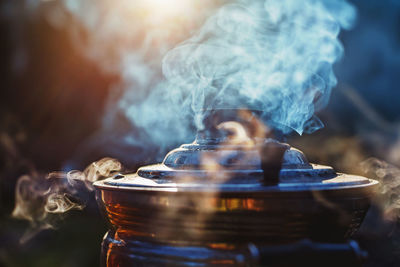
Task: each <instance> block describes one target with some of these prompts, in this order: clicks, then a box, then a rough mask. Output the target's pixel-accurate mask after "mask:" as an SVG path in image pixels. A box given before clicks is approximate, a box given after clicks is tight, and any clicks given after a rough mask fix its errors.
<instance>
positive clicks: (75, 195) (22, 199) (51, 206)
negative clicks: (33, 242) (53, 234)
mask: <svg viewBox="0 0 400 267" xmlns="http://www.w3.org/2000/svg"><path fill="white" fill-rule="evenodd" d="M121 169H122V165H121V163H119V162H118V161H117V160H115V159H111V158H103V159H101V160H99V161H96V162H93V163H92V164H91V165H89V166H88V167H87V168H86V169H85V170H84V171H83V172H80V171H70V172H67V173H65V172H52V173H49V174H47V175H42V174H39V173H33V174H31V175H24V176H22V177H20V178H19V179H18V182H17V185H16V190H15V208H14V210H13V212H12V216H13V217H14V218H17V219H24V220H27V221H29V222H30V228H29V229H28V230H27V231H26V232H25V234H24V235H23V237H22V238H21V242H22V243H24V242H26V241H28V240H29V239H30V238H32V237H33V236H34V235H35V234H36V233H38V232H39V231H41V230H44V229H51V228H55V227H56V226H57V224H58V223H59V222H60V220H61V219H62V218H63V217H64V216H65V215H66V214H67V212H68V211H70V210H82V209H83V208H84V207H85V201H86V200H87V199H88V196H89V192H88V190H89V191H93V189H94V188H93V186H92V183H93V182H94V181H97V180H101V179H103V178H106V177H109V176H110V175H111V174H112V173H113V172H117V171H120V170H121Z"/></svg>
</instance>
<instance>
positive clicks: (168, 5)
mask: <svg viewBox="0 0 400 267" xmlns="http://www.w3.org/2000/svg"><path fill="white" fill-rule="evenodd" d="M190 3H191V1H187V0H146V1H143V3H142V5H143V7H144V8H145V9H146V11H147V12H146V13H147V14H148V15H149V16H150V17H151V19H152V21H154V22H162V21H164V22H166V21H165V20H168V19H173V18H177V17H186V16H187V15H188V14H187V13H188V12H189V13H190V11H193V10H191V5H190Z"/></svg>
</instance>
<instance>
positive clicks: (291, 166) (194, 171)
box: [95, 110, 377, 192]
mask: <svg viewBox="0 0 400 267" xmlns="http://www.w3.org/2000/svg"><path fill="white" fill-rule="evenodd" d="M256 115H257V114H256V112H254V111H253V112H248V111H246V112H244V113H243V111H237V110H235V111H232V110H222V111H218V112H213V113H212V114H211V115H209V116H207V117H206V119H204V120H203V123H204V130H202V131H199V132H198V134H197V138H196V140H195V141H194V142H193V143H191V144H184V145H181V146H180V147H179V148H177V149H174V150H172V151H171V152H169V153H168V154H167V155H166V157H165V158H164V160H163V162H162V163H161V164H155V165H150V166H144V167H141V168H139V169H138V171H137V172H136V173H134V174H124V175H121V174H118V175H116V176H114V177H110V178H108V179H105V180H103V181H99V182H96V183H95V186H96V187H99V188H102V189H115V190H146V191H147V190H150V191H172V192H176V191H201V192H204V191H221V192H241V191H243V192H253V191H304V190H326V189H344V188H354V187H368V186H370V185H374V184H377V182H376V181H374V180H371V179H367V178H365V177H361V176H355V175H347V174H341V173H336V171H335V170H334V169H333V168H331V167H328V166H323V165H317V164H310V163H309V162H308V160H307V158H306V157H305V155H304V154H303V153H302V152H301V151H300V150H298V149H295V148H293V147H290V146H289V145H288V144H285V143H281V142H279V141H277V140H275V139H271V138H265V137H264V136H265V133H266V132H267V131H268V129H266V128H265V126H264V125H263V124H262V123H260V122H259V121H258V120H257V116H256ZM232 117H233V118H232ZM232 119H234V120H232ZM260 128H261V129H260ZM249 133H250V134H249ZM249 136H251V137H249Z"/></svg>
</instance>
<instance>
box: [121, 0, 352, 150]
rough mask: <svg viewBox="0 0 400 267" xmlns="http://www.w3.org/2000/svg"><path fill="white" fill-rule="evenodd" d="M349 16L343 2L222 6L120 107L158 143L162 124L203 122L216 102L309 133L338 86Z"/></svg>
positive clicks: (183, 130)
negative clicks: (144, 92) (158, 77)
mask: <svg viewBox="0 0 400 267" xmlns="http://www.w3.org/2000/svg"><path fill="white" fill-rule="evenodd" d="M355 15H356V11H355V9H354V8H353V6H351V5H350V4H349V3H348V2H346V1H329V0H327V1H317V0H307V1H295V0H285V1H245V0H243V1H237V3H234V4H228V5H225V6H223V7H222V8H220V9H219V10H218V12H217V13H216V14H215V15H214V16H212V17H211V18H209V19H208V21H207V22H206V23H205V24H204V26H203V27H202V28H201V29H200V30H199V31H198V32H197V33H196V34H195V35H194V36H193V37H191V38H190V39H188V40H186V41H185V42H183V43H182V44H180V45H179V46H178V47H176V48H174V49H173V50H171V51H169V52H168V53H167V54H166V56H165V57H164V59H163V73H164V75H165V77H166V81H164V82H162V83H160V84H159V85H157V86H156V87H155V89H154V90H153V91H152V93H151V94H150V95H149V97H148V98H146V100H145V101H143V102H141V103H138V104H135V105H130V106H129V107H127V109H126V114H127V116H128V117H129V118H130V120H131V121H132V122H133V123H134V124H135V125H138V126H140V127H141V128H143V129H145V130H146V131H147V133H148V135H149V136H151V137H152V138H153V140H154V141H155V142H156V143H157V144H161V141H163V140H164V141H165V138H164V139H163V136H165V130H168V131H169V132H171V130H172V131H173V134H171V135H173V136H175V137H179V138H182V137H185V136H187V134H192V133H191V132H190V129H191V126H193V124H194V126H195V127H196V128H197V129H201V128H202V127H203V125H202V117H203V116H204V110H208V109H221V108H247V109H256V110H262V111H263V115H262V117H263V119H264V122H266V123H267V124H268V125H271V126H273V127H274V128H276V129H278V130H281V131H283V132H284V133H290V132H292V131H296V132H297V133H299V134H302V133H303V132H306V133H311V132H313V131H315V130H317V129H319V128H321V127H323V124H322V122H321V121H320V120H319V119H318V118H317V117H316V116H315V115H314V113H315V112H316V111H318V110H320V109H321V108H322V107H324V106H325V105H326V104H327V102H328V99H329V96H330V92H331V89H332V87H333V86H335V85H336V78H335V76H334V73H333V70H332V65H333V64H334V63H335V62H336V61H337V60H338V58H340V56H341V55H342V53H343V48H342V45H341V44H340V42H339V40H338V34H339V32H340V28H344V29H349V28H350V27H351V25H352V24H353V21H354V19H355ZM193 118H194V119H193ZM177 122H179V127H177V126H175V127H174V128H172V127H171V125H176V124H177ZM171 128H172V129H171Z"/></svg>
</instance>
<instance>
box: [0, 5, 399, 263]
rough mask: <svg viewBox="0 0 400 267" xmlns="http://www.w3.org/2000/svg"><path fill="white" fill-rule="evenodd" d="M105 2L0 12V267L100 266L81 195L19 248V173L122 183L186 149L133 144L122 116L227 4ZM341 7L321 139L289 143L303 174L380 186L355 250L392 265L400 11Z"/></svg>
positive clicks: (133, 130)
mask: <svg viewBox="0 0 400 267" xmlns="http://www.w3.org/2000/svg"><path fill="white" fill-rule="evenodd" d="M117 2H118V3H115V2H113V1H107V0H97V1H94V0H82V1H77V0H76V1H74V0H65V1H61V0H60V1H56V0H54V1H49V0H47V1H45V0H43V1H40V0H8V1H7V0H2V1H1V2H0V3H1V4H0V38H1V42H0V48H1V49H0V53H1V57H0V59H1V62H0V77H1V83H0V87H1V91H0V102H1V104H0V198H1V199H0V266H98V265H99V255H100V243H101V240H102V237H103V235H104V233H105V231H106V228H107V227H106V224H105V222H104V221H103V219H102V218H101V216H100V214H99V212H98V210H97V207H96V203H95V200H94V195H93V193H92V192H88V194H89V195H90V197H88V200H87V203H86V205H87V206H86V208H85V209H84V210H82V211H70V212H68V213H67V214H64V215H63V219H62V220H59V222H58V223H57V225H56V228H57V229H56V230H44V231H41V232H39V233H38V234H37V235H35V236H34V237H32V238H31V239H29V240H28V241H26V242H25V243H23V244H21V243H20V239H21V237H22V236H23V234H24V232H25V230H26V229H27V228H28V225H29V223H28V222H27V221H23V220H17V219H15V218H12V217H11V213H12V211H13V208H14V204H15V194H14V191H15V186H16V182H17V180H18V178H19V177H20V176H21V175H24V174H32V173H47V172H50V171H55V170H62V171H69V170H72V169H80V170H82V169H84V168H85V167H86V166H87V165H89V164H90V163H91V162H93V161H95V160H98V159H100V158H102V157H105V156H107V157H113V158H117V159H118V160H119V161H121V162H122V164H123V165H124V166H125V167H126V169H128V170H131V171H134V170H135V169H136V168H137V167H138V166H141V165H144V164H148V163H154V162H157V161H159V160H160V158H162V156H163V154H164V152H165V151H167V150H169V149H171V148H173V147H175V146H176V145H178V144H179V143H184V142H189V141H191V140H190V139H189V140H186V139H184V138H183V139H184V140H179V141H178V140H176V141H172V142H170V143H169V144H168V145H167V146H166V147H163V148H160V147H158V146H156V145H154V144H152V143H151V142H148V143H145V144H144V145H143V144H141V145H140V146H139V145H137V143H136V142H135V140H145V138H143V134H142V133H141V132H140V128H138V127H137V126H135V125H132V123H131V122H130V121H129V118H128V117H127V116H126V114H125V113H124V108H123V107H124V105H127V103H129V104H134V101H132V100H130V101H127V100H126V99H132V95H134V96H135V97H136V99H139V100H136V101H140V99H144V98H145V97H146V96H147V95H148V94H149V92H148V91H147V88H151V86H152V85H153V84H154V82H155V81H156V80H159V79H161V77H162V72H161V60H162V56H163V55H164V54H165V52H166V51H168V50H169V49H171V48H172V47H174V46H175V45H177V44H178V43H180V42H182V41H183V40H185V39H186V38H188V37H189V36H190V35H191V34H192V33H193V32H194V31H196V29H198V27H199V26H200V25H201V24H202V23H203V22H204V21H205V19H206V18H207V16H209V15H210V14H212V12H213V11H215V9H216V8H217V7H218V6H220V5H221V4H223V3H225V2H228V1H223V0H206V1H198V0H191V1H187V0H186V1H180V0H170V1H163V0H148V1H117ZM350 2H351V3H352V4H354V5H355V6H356V8H357V10H358V18H357V22H356V24H355V26H354V28H353V29H352V30H350V31H343V32H341V34H340V39H341V41H342V43H343V46H344V48H345V53H344V56H343V58H342V59H341V60H340V61H339V62H338V63H337V64H336V65H335V73H336V75H337V78H338V81H339V82H338V85H337V86H336V88H334V89H333V91H332V95H331V99H330V103H329V105H328V106H327V108H325V109H324V110H323V111H321V112H320V113H319V117H320V118H321V120H322V121H323V122H324V124H325V127H324V128H323V129H321V130H319V131H317V132H315V133H313V134H310V135H303V136H297V135H292V136H290V137H289V138H288V143H290V144H291V145H293V146H295V147H297V148H299V149H301V150H303V152H305V154H306V155H307V156H308V158H309V160H310V161H312V162H317V163H320V164H325V165H331V166H333V167H334V168H335V169H336V170H338V171H340V172H346V173H354V174H360V175H368V176H370V177H371V178H377V179H379V180H381V181H384V182H385V184H386V185H387V186H385V188H383V189H382V194H381V195H380V196H379V197H377V199H376V201H375V203H374V205H373V207H372V209H371V211H370V212H369V214H368V215H367V218H366V220H365V222H364V224H363V226H362V228H361V230H360V232H359V233H358V235H357V240H358V241H359V242H360V245H361V246H362V247H364V248H365V249H367V250H368V251H369V253H370V260H369V261H368V263H367V266H399V265H398V264H399V262H400V231H399V229H400V228H399V225H398V222H399V217H398V215H399V214H398V210H399V208H400V198H399V196H400V181H399V182H397V180H399V179H400V171H399V170H398V168H397V167H399V166H400V87H399V82H398V79H399V78H400V2H399V1H396V0H381V1H379V0H375V1H373V0H364V1H361V0H359V1H357V0H352V1H350ZM138 96H139V97H138ZM177 123H178V122H177ZM371 158H374V159H371Z"/></svg>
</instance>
